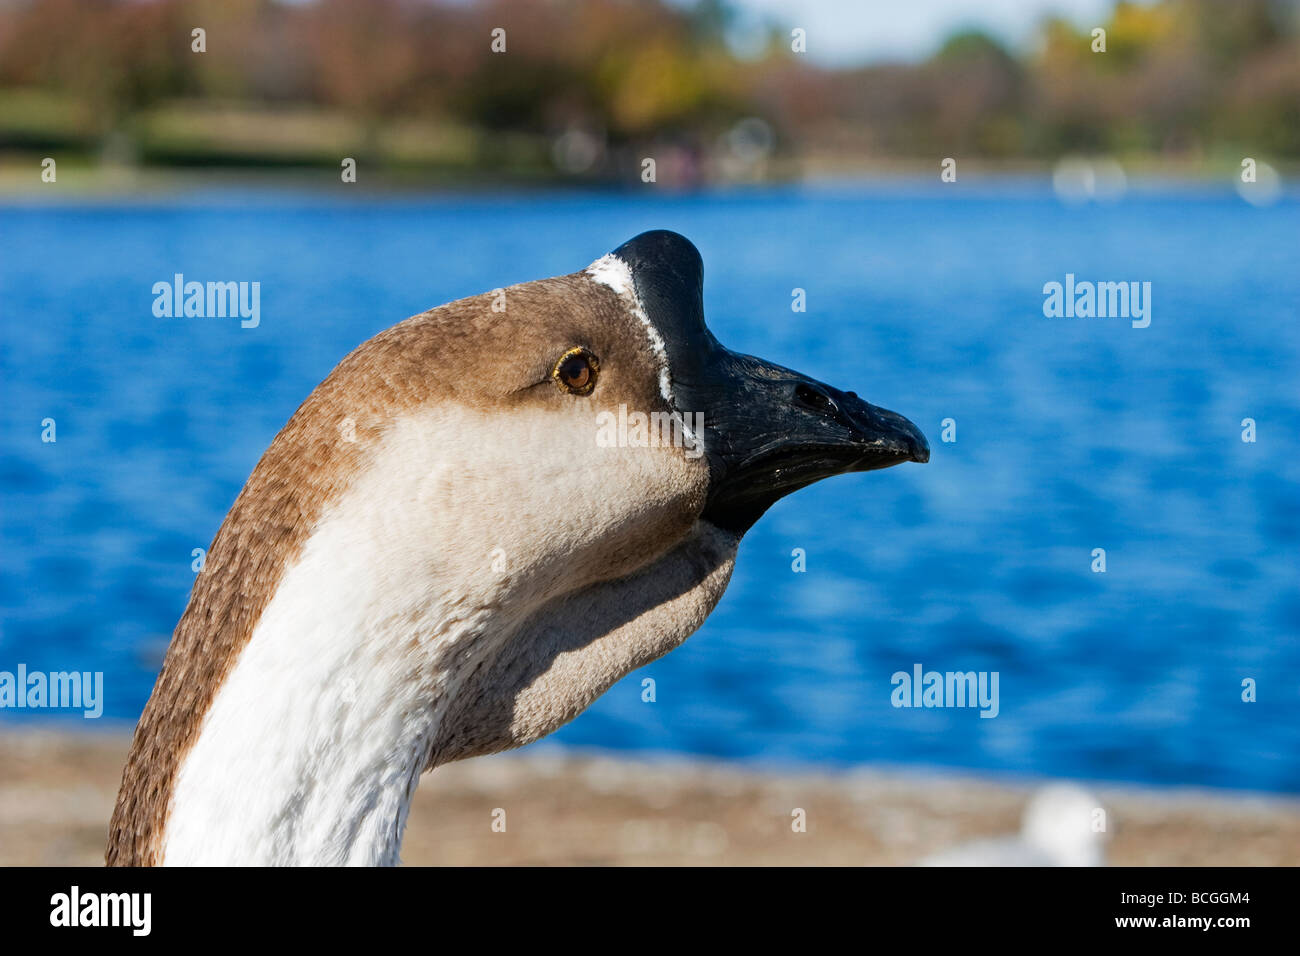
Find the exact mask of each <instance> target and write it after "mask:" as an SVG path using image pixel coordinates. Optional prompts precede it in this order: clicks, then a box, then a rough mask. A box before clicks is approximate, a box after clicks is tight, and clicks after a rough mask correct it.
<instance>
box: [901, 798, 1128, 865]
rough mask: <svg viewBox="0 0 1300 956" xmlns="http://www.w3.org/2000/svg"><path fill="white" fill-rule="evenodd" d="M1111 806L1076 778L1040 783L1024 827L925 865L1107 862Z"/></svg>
mask: <svg viewBox="0 0 1300 956" xmlns="http://www.w3.org/2000/svg"><path fill="white" fill-rule="evenodd" d="M1105 823H1106V811H1105V808H1104V807H1102V805H1101V803H1100V801H1099V800H1098V799H1097V797H1096V796H1094V795H1093V794H1092V793H1091V792H1089V791H1087V790H1085V789H1083V788H1082V787H1080V786H1078V785H1077V784H1072V783H1053V784H1048V785H1047V786H1044V787H1040V788H1039V789H1038V790H1036V791H1035V792H1034V794H1033V795H1032V796H1031V797H1030V798H1029V801H1028V803H1026V804H1025V810H1024V815H1023V817H1022V818H1021V826H1020V833H1018V834H1016V835H1014V836H1004V837H993V838H990V839H985V840H973V841H971V842H969V843H964V844H961V845H959V846H956V847H953V848H951V849H949V850H945V851H942V852H940V853H936V854H935V855H934V856H930V857H927V858H926V859H924V860H922V861H921V865H922V866H1105V865H1106V842H1107V840H1108V839H1109V833H1108V832H1107V830H1106V827H1105Z"/></svg>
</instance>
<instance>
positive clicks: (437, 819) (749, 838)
mask: <svg viewBox="0 0 1300 956" xmlns="http://www.w3.org/2000/svg"><path fill="white" fill-rule="evenodd" d="M128 742H129V739H128V738H127V737H126V736H125V735H109V734H104V735H94V736H71V735H63V734H56V733H51V732H45V731H41V732H31V733H29V732H18V731H14V730H12V729H10V730H7V731H6V732H4V733H0V865H13V864H34V865H58V864H89V865H95V864H99V863H102V862H103V848H104V835H105V832H106V826H107V821H108V818H109V815H110V813H111V811H112V806H113V800H114V797H115V795H116V792H117V785H118V782H119V780H120V776H121V768H122V763H123V760H124V758H125V755H126V750H127V745H128ZM1092 789H1093V790H1094V791H1095V793H1096V794H1097V795H1098V796H1099V797H1100V798H1101V800H1102V801H1103V803H1104V804H1105V805H1106V806H1107V808H1108V810H1109V812H1110V819H1111V831H1112V840H1111V843H1110V848H1109V850H1110V852H1109V858H1110V862H1111V863H1113V864H1117V865H1125V864H1127V865H1154V864H1163V865H1174V866H1179V865H1202V866H1218V865H1258V864H1283V865H1293V866H1294V865H1297V864H1300V801H1297V800H1288V799H1275V798H1264V797H1253V796H1243V795H1235V794H1217V793H1215V794H1211V793H1206V792H1184V791H1163V790H1146V789H1137V788H1120V787H1108V786H1098V787H1093V788H1092ZM1030 792H1031V788H1030V787H1028V786H1017V785H1006V784H1002V783H996V782H992V781H989V780H985V779H976V778H971V777H956V776H944V777H935V776H920V775H914V774H902V773H892V772H889V773H886V772H879V771H874V770H873V771H862V772H854V773H850V774H840V775H827V774H802V773H801V774H769V773H761V772H756V771H752V770H748V769H738V768H735V767H733V766H728V765H718V764H708V763H687V762H675V763H645V762H636V761H630V760H622V759H619V760H612V759H604V758H593V757H588V756H581V757H580V756H563V755H557V754H556V753H554V752H549V753H548V752H539V751H536V750H534V751H528V750H524V751H522V752H519V753H515V754H507V755H503V756H501V757H493V758H487V759H479V760H472V761H468V762H466V763H463V764H454V765H452V766H449V767H444V768H442V769H440V770H438V771H437V772H436V773H435V774H433V775H431V776H426V777H425V778H424V781H423V783H422V784H421V787H420V790H419V792H418V794H417V796H416V800H415V805H414V807H413V809H412V812H411V820H410V824H409V827H408V829H407V835H406V843H405V846H404V851H403V858H404V860H405V861H406V863H408V864H493V865H500V864H602V865H603V864H621V863H630V864H651V865H659V864H722V865H736V864H740V865H756V864H792V865H807V864H842V865H861V864H873V865H874V864H910V863H913V862H915V861H916V860H918V859H920V858H921V857H923V856H925V855H926V854H928V853H932V852H936V851H939V850H942V849H945V848H947V847H950V846H952V845H953V844H955V843H959V842H961V841H963V840H968V839H973V838H980V837H987V836H995V835H1001V834H1008V833H1012V832H1014V831H1015V830H1017V829H1018V826H1019V817H1020V812H1021V809H1022V808H1023V806H1024V803H1025V800H1026V799H1027V797H1028V794H1029V793H1030ZM796 807H798V808H802V809H803V810H805V811H806V814H807V824H808V825H807V832H806V833H794V832H792V831H791V826H790V822H791V811H792V810H793V809H794V808H796ZM498 808H500V809H503V810H504V811H505V819H506V831H505V832H504V833H500V832H494V831H493V828H492V822H493V811H494V810H497V809H498Z"/></svg>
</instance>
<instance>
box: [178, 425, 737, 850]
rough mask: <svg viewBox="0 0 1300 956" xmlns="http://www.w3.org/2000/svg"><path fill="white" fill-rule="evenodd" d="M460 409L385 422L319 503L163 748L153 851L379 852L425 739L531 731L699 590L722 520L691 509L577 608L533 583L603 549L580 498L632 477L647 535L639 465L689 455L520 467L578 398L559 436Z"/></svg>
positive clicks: (647, 491) (691, 622) (649, 654)
mask: <svg viewBox="0 0 1300 956" xmlns="http://www.w3.org/2000/svg"><path fill="white" fill-rule="evenodd" d="M474 414H475V413H472V412H469V411H465V410H456V409H454V408H449V409H438V410H432V411H426V412H424V413H422V414H421V415H420V416H419V417H415V418H412V419H409V420H403V421H402V422H399V423H397V424H396V425H395V426H394V427H393V428H391V429H390V431H389V433H388V434H387V435H386V436H385V437H384V439H383V446H382V448H380V449H377V450H376V451H375V454H374V456H373V458H372V461H374V462H376V463H378V464H376V465H374V466H372V467H370V468H368V469H366V470H365V471H364V473H363V474H361V475H360V476H359V477H358V478H357V479H356V481H355V483H354V484H353V485H352V486H351V487H349V488H348V490H347V491H346V492H345V493H344V495H343V496H342V498H341V499H340V500H339V501H338V502H336V503H335V504H334V505H332V506H331V507H330V508H329V509H327V512H326V514H325V515H324V516H323V517H322V519H321V520H320V522H319V523H318V524H317V526H316V528H315V530H314V532H313V533H312V534H311V536H310V538H309V539H308V540H307V542H306V544H305V546H304V547H303V550H302V553H301V554H300V555H299V556H298V557H297V560H296V561H295V562H294V563H293V564H292V566H290V567H289V568H287V569H286V570H285V572H284V574H283V576H282V577H281V579H280V582H279V585H278V587H277V589H276V591H275V594H274V595H273V597H272V598H271V600H270V602H269V603H268V605H267V606H266V609H265V610H264V611H263V613H262V615H261V617H260V619H259V620H258V622H257V624H256V626H255V628H254V629H253V632H252V635H251V637H250V638H249V640H248V643H247V645H246V646H245V647H244V648H243V651H242V652H241V653H240V654H239V656H238V657H237V658H236V660H235V662H234V665H233V667H232V669H231V671H230V672H229V673H228V674H227V675H226V677H225V679H224V680H223V681H222V683H221V685H220V686H219V688H218V689H217V693H216V695H215V697H214V699H213V701H212V704H211V706H210V708H209V710H208V712H207V714H206V715H205V716H204V718H203V720H202V722H201V725H200V727H199V731H198V738H197V740H195V741H194V743H193V745H192V746H191V748H190V749H189V751H188V753H187V754H186V755H185V757H184V758H183V760H182V762H181V764H180V767H179V770H178V772H177V776H176V779H175V784H174V788H173V793H172V801H171V805H170V810H169V814H168V816H167V820H166V824H165V826H164V830H163V839H162V862H163V863H164V864H170V865H177V864H179V865H186V864H210V865H223V864H231V865H234V864H239V865H391V864H395V863H397V862H398V854H399V850H400V845H401V839H402V831H403V829H404V827H405V824H406V818H407V813H408V810H409V807H410V801H411V798H412V796H413V794H414V792H415V788H416V785H417V783H418V781H419V777H420V774H421V773H422V772H423V770H424V769H425V766H426V762H427V761H428V759H429V757H430V755H431V753H432V754H433V755H434V756H435V758H436V762H444V761H445V760H447V759H456V758H457V757H461V756H467V755H470V754H471V753H475V752H478V753H483V752H490V751H491V750H494V749H497V750H499V749H503V748H504V747H506V746H515V745H518V744H521V743H526V742H528V741H529V740H533V739H536V738H537V737H540V736H542V735H543V734H546V733H549V732H551V731H552V730H554V729H555V728H556V727H557V726H559V725H560V724H561V723H563V722H565V721H567V720H569V719H572V717H573V716H575V715H576V714H577V713H578V712H579V711H581V710H582V709H583V708H584V707H586V706H587V704H589V703H590V702H591V701H592V700H593V699H595V697H596V696H599V694H601V693H603V692H604V690H605V689H606V688H608V687H609V686H610V685H611V684H612V683H614V681H616V680H618V679H619V678H621V677H622V676H623V675H624V674H626V673H627V672H628V671H630V670H632V669H633V668H635V667H638V666H641V665H643V664H645V663H648V662H649V661H650V660H653V659H655V658H657V657H659V656H660V655H662V654H663V653H666V652H667V651H668V650H670V649H671V648H673V647H675V646H677V645H678V644H680V643H681V641H683V640H685V638H686V637H687V636H688V635H689V634H690V633H692V632H693V631H694V630H695V629H696V628H697V627H698V626H699V625H700V623H702V622H703V620H704V618H705V616H707V614H708V613H709V611H710V610H712V608H713V605H714V604H715V603H716V601H717V600H718V598H719V597H720V596H721V594H722V591H723V589H724V588H725V586H726V582H727V579H728V577H729V576H730V571H731V566H732V560H733V559H734V554H735V546H736V543H737V540H738V539H737V538H736V537H735V536H731V535H727V534H724V533H722V532H718V531H717V530H716V529H713V528H712V526H710V525H706V524H703V523H700V525H699V526H698V527H697V528H696V530H695V531H693V532H692V534H691V535H690V536H689V537H688V539H687V540H686V541H685V542H683V543H682V544H679V545H677V546H676V548H675V550H672V551H670V552H665V553H664V555H663V556H662V557H660V558H659V559H657V560H656V561H655V562H654V563H653V564H652V565H651V566H650V567H649V568H647V569H645V570H644V572H637V573H636V574H633V575H632V577H631V578H627V579H624V578H617V579H615V578H611V579H609V580H608V581H607V582H605V580H604V579H603V578H600V577H594V578H591V580H592V581H594V582H604V583H596V584H593V585H592V586H591V587H589V588H588V589H587V590H585V591H583V592H581V593H582V595H583V596H582V597H581V598H579V599H578V600H580V601H582V602H585V603H583V606H582V607H581V608H579V609H578V612H579V613H577V614H576V615H568V614H565V613H564V611H565V608H564V607H556V606H555V601H553V600H551V599H550V595H552V594H554V593H555V591H554V584H555V580H556V577H557V575H559V574H561V573H568V574H569V575H573V574H575V573H577V572H576V571H575V570H574V569H575V568H577V567H579V566H581V565H583V563H584V562H586V564H589V565H591V566H592V567H601V566H604V567H608V566H609V559H608V557H607V556H606V555H604V554H602V553H601V552H600V551H599V550H598V549H595V548H594V547H591V541H589V540H584V538H583V537H582V536H584V535H586V536H588V537H589V535H590V533H591V532H590V529H591V528H592V527H594V526H595V524H596V523H597V517H596V516H597V514H598V513H599V509H598V508H597V507H596V505H595V504H591V503H594V502H599V501H608V500H610V499H611V498H614V497H617V496H619V495H624V496H634V498H635V502H636V505H637V507H636V508H634V507H633V506H632V505H631V504H623V505H621V507H620V508H619V509H617V510H618V511H619V512H620V513H626V514H633V515H635V516H636V521H634V522H629V526H630V527H631V528H633V529H635V533H636V534H637V535H639V536H641V537H638V538H628V539H626V541H627V546H626V547H624V548H621V549H620V550H621V551H622V552H625V553H628V554H643V555H651V556H652V554H651V552H652V549H653V545H648V544H647V542H653V541H655V540H658V541H660V542H661V543H660V547H663V548H667V547H668V544H667V541H665V540H664V535H663V534H661V533H659V532H658V531H657V530H656V529H657V528H658V524H657V519H656V512H655V510H654V508H653V507H651V505H652V503H653V502H655V501H660V500H662V501H665V502H670V498H669V495H668V493H667V492H666V491H664V490H663V489H661V488H659V487H658V486H657V484H656V483H658V484H661V485H662V486H663V487H664V488H668V487H670V486H680V485H681V484H682V480H683V479H682V478H681V475H680V474H679V473H677V472H675V471H674V469H677V468H682V469H684V468H687V467H689V465H690V463H689V462H686V461H685V460H684V459H680V460H678V459H675V460H674V463H673V465H672V467H670V468H664V467H663V466H662V465H661V466H659V467H658V468H649V467H644V468H641V469H640V471H639V472H638V471H636V470H633V471H628V470H626V469H625V470H624V471H623V472H621V473H614V472H612V471H611V470H610V469H609V468H608V467H607V465H608V461H607V460H606V461H603V462H602V461H600V460H595V459H598V458H599V455H600V453H593V456H592V458H593V462H592V464H591V466H590V468H589V469H587V470H583V469H579V468H574V467H573V466H572V465H571V464H565V463H557V464H556V466H555V467H556V469H557V470H556V473H555V474H542V475H540V478H541V480H539V472H540V471H541V470H542V469H543V467H544V465H541V464H539V461H540V460H541V459H540V454H539V452H538V451H537V449H542V448H549V447H553V446H554V445H556V444H558V445H559V447H570V446H574V445H575V444H576V442H578V441H579V440H582V438H583V437H585V439H586V440H587V441H590V417H589V416H588V417H586V418H579V419H575V426H574V427H576V428H582V429H586V431H585V432H575V437H574V438H573V440H572V441H571V442H565V441H563V440H560V441H558V442H557V440H556V436H555V434H554V431H555V428H556V427H557V425H556V422H555V421H553V420H545V421H543V420H539V419H530V418H529V416H527V415H523V414H521V415H518V416H515V419H516V420H515V424H514V430H513V431H512V430H511V426H502V424H501V423H499V422H493V423H492V425H491V427H490V428H489V427H487V425H486V424H485V423H484V421H482V420H473V418H472V416H473V415H474ZM456 436H466V437H464V438H461V439H458V438H457V437H456ZM579 436H581V437H579ZM458 440H459V441H462V442H463V443H464V444H462V445H461V446H458V445H457V444H456V442H457V441H458ZM470 444H472V446H473V447H472V448H471V447H469V445H470ZM611 454H618V450H612V451H611ZM646 455H647V456H648V455H649V452H647V453H646ZM644 461H645V462H650V461H651V459H649V458H648V457H646V458H645V459H644ZM445 462H453V463H456V464H455V466H454V467H449V466H446V465H444V464H441V463H445ZM584 467H585V466H584ZM638 467H640V466H638ZM489 482H490V484H488V483H489ZM564 482H571V487H572V491H570V492H567V493H565V494H562V495H561V497H564V498H565V500H567V502H568V505H569V508H568V513H569V515H570V516H571V517H572V519H573V520H571V521H567V522H565V523H563V524H562V527H563V528H564V529H566V530H568V529H573V533H574V534H576V535H579V537H578V538H573V537H570V538H565V537H563V536H561V535H558V534H556V533H555V532H554V526H553V523H552V522H551V521H550V520H549V519H548V518H546V515H547V514H548V510H547V509H546V508H545V507H543V506H541V505H530V495H532V496H535V495H537V494H539V493H540V492H539V490H538V489H539V488H544V489H547V491H546V493H547V494H548V495H549V494H554V493H555V489H556V488H564V487H565V486H564ZM638 483H639V484H638ZM485 487H490V488H491V491H492V493H491V495H484V494H483V493H482V489H484V488H485ZM584 495H586V496H589V498H584V497H583V496H584ZM493 502H506V503H508V504H507V505H505V506H504V507H505V508H506V509H507V510H506V511H505V512H498V511H496V510H493V509H494V508H495V507H496V506H495V505H493ZM449 503H450V504H449ZM664 507H665V508H667V507H668V504H665V505H664ZM588 508H591V509H592V510H591V512H590V517H588V516H587V514H586V510H587V509H588ZM532 515H537V518H536V520H535V522H534V523H531V524H530V521H534V519H533V518H532V517H531V516H532ZM701 528H703V529H704V530H700V529H701ZM628 533H631V532H628ZM511 535H513V537H512V536H511ZM592 540H594V539H592ZM584 547H585V548H586V550H584ZM629 582H630V583H629ZM592 587H594V588H595V590H594V591H593V590H592ZM573 619H576V620H578V621H580V622H582V623H581V625H580V626H579V627H578V628H576V629H575V627H574V626H573V625H572V620H573ZM575 630H577V631H584V630H585V631H586V633H585V634H581V633H580V634H578V635H577V636H578V637H580V638H581V640H575ZM467 688H468V690H467ZM467 708H468V710H467ZM475 708H477V710H476V709H475ZM476 734H486V735H487V736H486V738H483V737H476V736H475V735H476Z"/></svg>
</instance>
